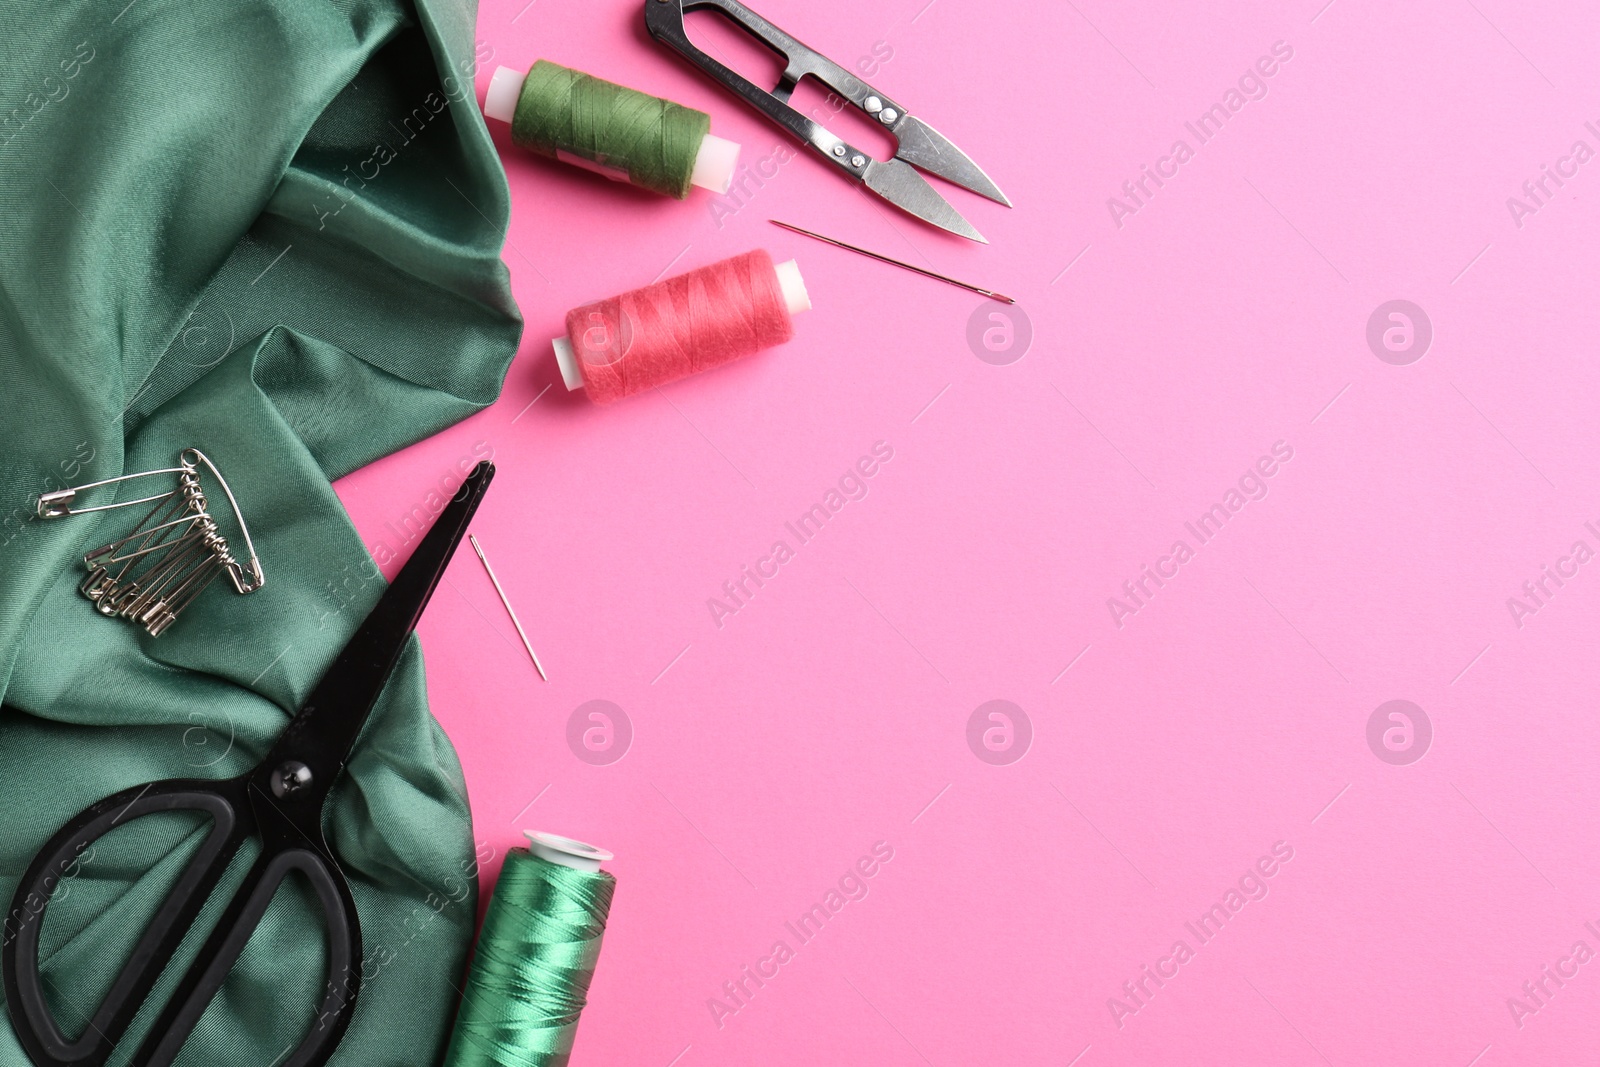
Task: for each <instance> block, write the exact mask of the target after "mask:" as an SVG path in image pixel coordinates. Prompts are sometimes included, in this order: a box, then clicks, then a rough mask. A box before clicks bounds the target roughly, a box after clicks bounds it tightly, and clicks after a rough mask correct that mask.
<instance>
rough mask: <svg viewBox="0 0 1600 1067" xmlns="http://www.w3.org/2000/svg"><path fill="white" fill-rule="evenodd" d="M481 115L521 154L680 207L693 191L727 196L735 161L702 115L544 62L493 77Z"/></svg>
mask: <svg viewBox="0 0 1600 1067" xmlns="http://www.w3.org/2000/svg"><path fill="white" fill-rule="evenodd" d="M483 113H484V114H485V115H486V116H488V117H489V118H492V119H499V120H500V121H502V122H508V123H510V124H511V140H512V142H513V143H514V144H517V145H520V146H521V147H523V148H527V149H529V150H530V151H534V152H537V153H539V154H540V155H544V156H549V157H551V158H553V159H559V160H561V161H562V162H564V163H571V164H573V165H575V166H579V167H583V168H584V169H585V170H592V171H595V172H597V173H599V174H602V175H604V176H605V177H607V178H612V179H614V180H617V181H625V182H628V183H629V184H631V185H637V186H639V187H641V188H644V189H650V190H653V191H655V192H658V193H664V194H666V195H668V196H675V197H677V198H678V199H679V200H682V199H684V198H685V197H687V196H688V195H689V187H690V186H692V185H698V186H700V187H701V188H705V189H710V190H711V191H712V192H714V193H719V194H721V193H726V192H727V191H728V189H729V187H730V186H731V185H732V182H733V172H734V168H735V166H736V165H737V164H738V160H739V146H738V145H737V144H735V143H734V142H733V141H728V140H724V139H723V138H721V137H717V136H714V135H713V134H712V133H711V132H710V129H711V117H710V116H709V115H707V114H706V113H705V112H703V111H696V110H695V109H694V108H690V107H684V106H683V105H682V104H675V103H673V102H672V101H671V100H663V99H661V98H660V97H656V96H651V95H649V94H648V93H641V92H639V91H638V90H635V89H629V88H627V87H625V86H621V85H616V84H614V83H612V82H608V81H605V80H604V79H602V78H596V77H594V76H593V75H590V74H585V73H583V72H582V71H579V70H572V69H571V68H568V67H563V66H561V64H559V63H552V62H550V61H549V60H545V59H541V60H539V61H538V62H537V63H535V64H534V65H533V68H532V69H531V70H529V71H528V73H527V74H526V75H524V74H523V73H522V72H520V71H516V70H512V69H511V68H509V67H501V68H499V69H498V70H496V71H495V72H494V77H493V78H491V79H490V81H489V89H488V92H487V93H486V94H485V96H484V101H483Z"/></svg>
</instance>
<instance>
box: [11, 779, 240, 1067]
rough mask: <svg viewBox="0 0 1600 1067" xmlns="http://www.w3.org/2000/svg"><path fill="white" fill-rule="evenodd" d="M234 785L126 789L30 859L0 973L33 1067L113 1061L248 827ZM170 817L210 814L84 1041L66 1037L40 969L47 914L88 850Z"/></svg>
mask: <svg viewBox="0 0 1600 1067" xmlns="http://www.w3.org/2000/svg"><path fill="white" fill-rule="evenodd" d="M232 784H233V783H231V782H206V781H198V780H186V779H173V780H170V781H165V782H154V783H151V784H149V785H144V786H136V787H134V788H132V789H125V790H123V791H122V792H120V793H117V794H114V795H112V796H109V797H106V798H105V799H104V800H102V801H99V802H98V803H96V804H93V805H91V806H90V807H88V808H86V809H84V810H83V811H82V812H80V813H79V814H78V815H77V816H76V817H75V818H73V819H72V821H70V822H68V823H67V824H66V825H65V826H63V827H62V828H61V829H60V830H58V831H57V832H56V834H55V836H54V837H52V838H51V839H50V840H49V841H48V842H46V844H45V846H44V848H43V849H41V850H40V851H39V854H38V855H37V856H35V857H34V859H33V862H32V863H31V864H30V865H29V867H28V870H27V872H26V873H25V874H23V876H22V882H21V884H20V885H19V886H18V887H17V892H16V896H15V897H14V898H13V900H12V905H11V910H10V911H9V912H7V913H6V917H5V934H4V943H5V944H4V951H3V952H0V968H3V970H4V978H5V987H6V1006H7V1007H8V1008H9V1009H10V1012H11V1021H12V1028H13V1030H14V1031H15V1032H16V1035H17V1040H18V1041H19V1042H20V1043H21V1044H22V1047H23V1049H24V1051H26V1052H27V1053H28V1056H29V1058H31V1059H32V1060H33V1062H34V1063H35V1064H37V1065H38V1067H99V1065H101V1064H103V1063H105V1061H106V1059H107V1057H109V1056H110V1055H111V1051H112V1049H113V1048H114V1047H115V1045H116V1042H117V1040H118V1039H119V1038H121V1036H122V1034H123V1033H124V1031H126V1030H127V1028H128V1024H129V1023H130V1022H132V1021H133V1017H134V1015H135V1014H136V1013H137V1012H138V1010H139V1006H140V1005H141V1004H142V1003H143V1002H144V998H145V996H146V994H147V993H148V992H149V990H150V987H151V986H153V985H154V984H155V982H156V979H157V978H158V977H159V976H160V973H161V968H162V966H164V965H165V963H166V961H167V960H169V959H170V958H171V957H172V955H173V953H174V952H176V951H177V948H178V943H179V942H180V941H181V940H182V939H183V935H184V934H185V933H187V932H188V929H189V927H190V926H191V925H192V924H193V923H194V921H195V918H196V916H198V915H199V913H200V909H201V908H202V907H203V906H204V905H205V902H206V898H207V897H208V896H210V894H211V891H212V890H213V889H214V888H215V887H216V884H217V880H218V879H219V878H221V877H222V873H223V871H224V870H226V869H227V866H228V861H229V860H231V859H232V858H233V854H234V853H235V852H237V851H238V849H239V845H240V843H241V842H242V841H243V840H244V837H245V834H246V832H247V830H248V826H247V825H242V824H241V820H240V819H239V817H238V816H239V812H240V810H241V808H242V805H240V804H239V803H238V802H239V801H240V800H242V799H243V795H242V792H241V793H239V794H238V795H237V796H229V795H228V793H229V790H228V788H227V787H228V786H229V785H232ZM173 811H198V812H202V813H204V814H206V815H209V816H210V817H211V829H210V831H209V832H208V833H207V834H206V837H205V840H204V841H203V842H201V844H200V847H199V849H198V851H197V852H196V853H195V855H194V857H193V858H191V859H190V861H189V864H188V866H187V867H186V868H185V869H184V871H183V874H182V875H180V876H179V878H178V882H177V885H176V886H174V887H173V891H172V894H171V896H169V897H168V898H167V900H166V901H165V903H163V904H162V906H161V908H160V910H159V911H157V912H156V915H155V919H154V920H153V921H152V922H151V924H150V926H149V927H148V928H147V929H146V930H145V932H144V934H143V936H141V937H140V938H139V941H138V943H137V944H136V945H135V946H134V949H133V954H132V955H131V956H130V957H129V958H128V961H127V963H126V964H124V965H123V968H122V971H121V972H120V973H119V974H118V975H117V977H116V980H115V981H113V982H112V984H111V988H110V990H109V991H108V992H107V993H106V997H105V999H104V1000H103V1001H101V1003H100V1006H99V1008H98V1009H96V1011H95V1013H94V1015H93V1016H92V1017H91V1018H90V1019H89V1022H88V1024H87V1025H86V1026H85V1027H84V1028H83V1032H82V1034H80V1035H79V1036H78V1037H76V1038H68V1037H67V1036H66V1035H65V1034H63V1033H62V1032H61V1028H60V1027H59V1026H58V1025H57V1024H56V1021H55V1018H54V1017H53V1016H52V1015H51V1013H50V1008H49V1005H48V1004H47V1003H46V1001H45V994H44V981H43V976H42V975H41V974H40V970H39V933H40V929H41V927H42V926H43V925H44V913H45V909H46V908H47V907H48V906H49V904H50V902H51V901H52V900H54V899H55V898H56V895H57V894H58V893H59V892H60V891H61V889H62V886H63V885H67V884H70V882H71V881H72V879H73V878H75V877H76V876H77V873H78V871H79V870H80V868H81V866H84V865H87V864H89V863H92V862H93V858H94V856H93V847H94V842H96V841H97V840H99V839H100V838H101V837H103V836H105V835H106V834H107V833H109V832H111V831H112V830H114V829H116V828H117V827H118V826H121V825H123V824H125V823H127V822H130V821H132V820H133V819H137V818H140V817H142V816H145V815H153V814H156V813H158V812H173Z"/></svg>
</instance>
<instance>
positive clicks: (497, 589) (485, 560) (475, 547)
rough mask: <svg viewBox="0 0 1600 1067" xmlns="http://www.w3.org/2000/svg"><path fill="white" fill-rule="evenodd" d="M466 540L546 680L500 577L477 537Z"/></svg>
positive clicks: (535, 664) (547, 678)
mask: <svg viewBox="0 0 1600 1067" xmlns="http://www.w3.org/2000/svg"><path fill="white" fill-rule="evenodd" d="M467 540H468V541H470V542H472V551H474V552H476V553H477V554H478V558H479V559H480V560H482V561H483V569H484V570H485V571H487V572H488V573H489V581H491V582H493V583H494V591H495V592H496V593H499V594H500V603H502V604H504V605H505V608H506V614H507V615H510V616H511V625H512V626H515V627H516V628H517V636H518V637H520V638H522V647H523V648H525V649H527V650H528V658H529V659H531V660H533V666H534V669H535V670H537V671H538V672H539V677H540V678H543V679H544V680H545V681H547V682H548V681H549V680H550V676H549V675H548V674H545V673H544V665H543V664H542V663H540V662H539V654H538V653H537V652H535V651H534V650H533V645H531V644H529V643H528V635H527V634H525V633H523V631H522V623H521V622H519V621H518V620H517V613H516V612H515V611H513V610H512V609H511V601H510V600H508V599H507V598H506V591H505V590H504V589H502V588H500V579H498V578H496V577H495V576H494V568H493V567H491V566H489V557H488V556H486V555H484V554H483V546H482V545H480V544H478V539H477V538H476V537H474V536H473V535H472V534H467Z"/></svg>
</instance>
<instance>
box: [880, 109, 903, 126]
mask: <svg viewBox="0 0 1600 1067" xmlns="http://www.w3.org/2000/svg"><path fill="white" fill-rule="evenodd" d="M899 117H900V112H898V111H896V110H895V109H894V108H892V107H886V108H884V109H883V110H882V111H880V112H878V121H879V122H881V123H883V124H884V125H885V126H892V125H894V120H895V119H897V118H899Z"/></svg>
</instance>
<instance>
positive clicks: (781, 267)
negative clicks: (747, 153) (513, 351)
mask: <svg viewBox="0 0 1600 1067" xmlns="http://www.w3.org/2000/svg"><path fill="white" fill-rule="evenodd" d="M809 307H811V298H810V296H808V295H807V293H806V284H805V281H804V280H803V279H802V278H801V277H800V267H799V265H798V264H796V263H795V261H794V260H792V259H791V260H788V261H787V262H784V263H779V264H776V265H774V264H773V262H772V257H771V256H770V255H768V254H767V253H766V252H765V251H764V250H762V249H759V248H758V249H756V250H755V251H753V252H746V253H745V254H744V255H742V256H734V257H733V258H732V259H724V260H722V261H721V262H718V263H712V264H710V265H709V266H705V267H701V268H699V269H698V270H692V271H690V272H689V273H687V274H680V275H678V276H677V277H675V278H668V279H666V280H665V281H660V282H656V283H655V284H654V285H647V286H645V287H644V288H643V289H635V290H633V291H632V292H628V293H623V294H622V295H621V296H613V297H611V298H610V299H607V300H601V301H598V302H596V303H593V304H585V305H583V306H582V307H576V308H573V309H572V310H571V311H569V312H567V332H566V335H565V336H563V337H556V338H553V339H552V340H551V342H550V347H551V348H553V349H555V353H556V363H557V364H558V365H559V366H560V367H561V379H562V381H564V382H565V383H566V386H567V388H568V389H569V390H576V389H583V390H585V391H586V392H587V393H588V394H589V399H591V400H593V401H595V402H596V403H599V404H608V403H610V402H612V401H614V400H620V399H622V398H623V397H625V396H632V395H633V394H634V393H638V392H642V391H643V390H646V389H650V388H653V387H655V386H658V385H666V384H667V383H668V382H675V381H677V380H678V379H680V378H687V377H688V376H689V375H691V374H698V373H699V372H701V371H703V370H710V369H711V368H712V367H718V366H721V365H722V364H724V363H730V362H732V361H733V360H736V359H741V358H743V357H745V356H748V355H752V354H754V353H756V352H759V351H761V350H762V349H766V348H771V347H772V346H774V345H780V344H782V343H783V342H785V341H787V340H789V338H791V337H793V336H794V321H793V319H792V318H791V317H790V316H792V315H793V314H794V313H795V312H798V311H805V310H806V309H807V308H809Z"/></svg>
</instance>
